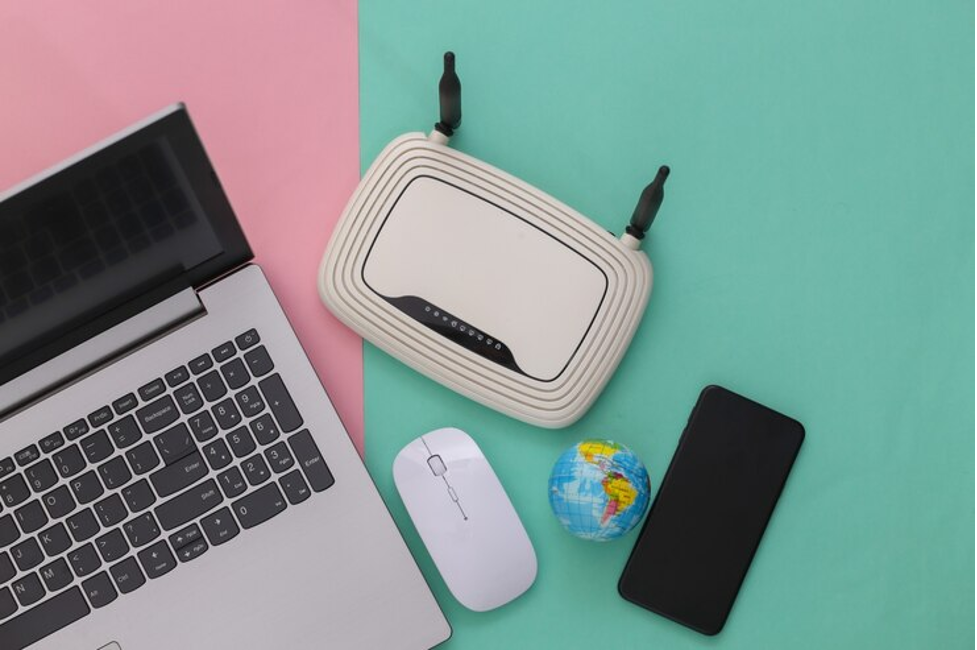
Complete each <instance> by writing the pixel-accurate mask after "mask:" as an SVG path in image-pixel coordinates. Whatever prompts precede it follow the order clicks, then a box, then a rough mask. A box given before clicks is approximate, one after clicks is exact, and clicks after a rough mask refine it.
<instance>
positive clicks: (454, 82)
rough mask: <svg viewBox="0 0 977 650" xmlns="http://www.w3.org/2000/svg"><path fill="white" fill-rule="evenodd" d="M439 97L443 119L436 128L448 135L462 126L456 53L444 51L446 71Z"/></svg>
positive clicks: (439, 86)
mask: <svg viewBox="0 0 977 650" xmlns="http://www.w3.org/2000/svg"><path fill="white" fill-rule="evenodd" d="M438 98H439V100H440V102H441V121H440V122H438V123H437V124H435V125H434V128H435V129H436V130H437V131H438V132H440V133H442V134H444V135H445V136H447V137H449V138H450V137H451V136H452V135H453V134H454V132H455V129H457V128H458V127H459V126H461V81H460V80H459V79H458V75H457V74H455V53H454V52H445V53H444V73H443V74H442V75H441V82H440V83H439V84H438Z"/></svg>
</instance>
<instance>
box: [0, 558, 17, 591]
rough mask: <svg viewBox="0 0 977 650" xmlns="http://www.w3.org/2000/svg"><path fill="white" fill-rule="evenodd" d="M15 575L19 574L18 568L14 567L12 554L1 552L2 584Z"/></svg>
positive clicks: (0, 569)
mask: <svg viewBox="0 0 977 650" xmlns="http://www.w3.org/2000/svg"><path fill="white" fill-rule="evenodd" d="M15 575H17V569H16V568H15V567H14V562H13V560H11V559H10V554H9V553H0V585H2V584H5V583H6V582H7V581H8V580H10V579H11V578H13V577H14V576H15Z"/></svg>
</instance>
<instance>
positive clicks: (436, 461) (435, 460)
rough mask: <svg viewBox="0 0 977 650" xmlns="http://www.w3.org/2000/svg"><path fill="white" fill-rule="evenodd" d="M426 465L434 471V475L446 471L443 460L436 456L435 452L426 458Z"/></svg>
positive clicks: (439, 474)
mask: <svg viewBox="0 0 977 650" xmlns="http://www.w3.org/2000/svg"><path fill="white" fill-rule="evenodd" d="M427 465H428V467H430V468H431V471H432V472H434V475H435V476H441V475H442V474H444V473H445V472H447V471H448V468H447V466H446V465H445V464H444V461H443V460H441V457H440V456H438V455H437V454H435V455H433V456H431V457H430V458H428V459H427Z"/></svg>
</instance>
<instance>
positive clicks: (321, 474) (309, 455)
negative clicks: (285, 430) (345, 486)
mask: <svg viewBox="0 0 977 650" xmlns="http://www.w3.org/2000/svg"><path fill="white" fill-rule="evenodd" d="M288 444H289V445H290V446H291V447H292V453H293V454H295V458H296V460H298V462H299V467H301V468H302V470H303V471H304V472H305V476H306V478H308V479H309V485H311V486H312V489H313V490H315V491H316V492H322V491H323V490H325V489H327V488H328V487H329V486H331V485H332V484H333V483H334V480H333V477H332V472H330V471H329V467H327V466H326V461H325V460H323V458H322V454H320V453H319V448H318V447H316V444H315V441H314V440H313V439H312V434H311V433H309V430H308V429H303V430H302V431H299V432H298V433H296V434H295V435H294V436H292V437H291V438H289V439H288Z"/></svg>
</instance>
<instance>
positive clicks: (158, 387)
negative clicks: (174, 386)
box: [138, 379, 166, 402]
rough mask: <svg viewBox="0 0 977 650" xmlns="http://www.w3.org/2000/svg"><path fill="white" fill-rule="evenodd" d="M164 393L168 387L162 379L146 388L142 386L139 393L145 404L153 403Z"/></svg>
mask: <svg viewBox="0 0 977 650" xmlns="http://www.w3.org/2000/svg"><path fill="white" fill-rule="evenodd" d="M164 392H166V385H165V384H163V380H162V379H154V380H153V381H151V382H149V383H148V384H146V385H145V386H141V387H140V388H139V391H138V393H139V397H141V398H142V401H144V402H151V401H152V400H154V399H156V398H157V397H159V396H160V395H162V394H163V393H164Z"/></svg>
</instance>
